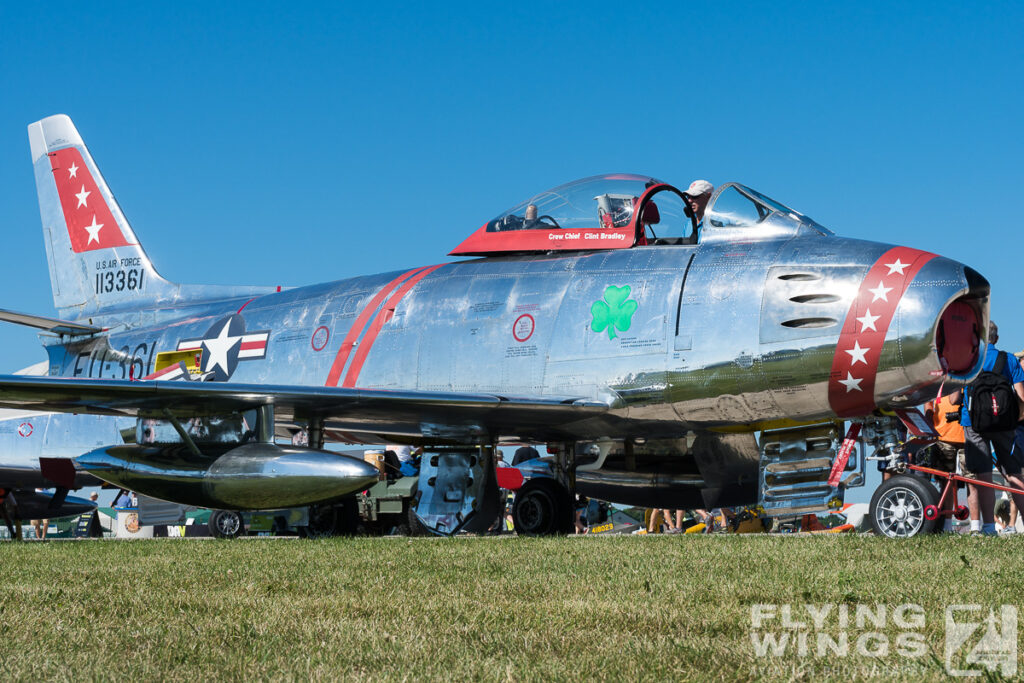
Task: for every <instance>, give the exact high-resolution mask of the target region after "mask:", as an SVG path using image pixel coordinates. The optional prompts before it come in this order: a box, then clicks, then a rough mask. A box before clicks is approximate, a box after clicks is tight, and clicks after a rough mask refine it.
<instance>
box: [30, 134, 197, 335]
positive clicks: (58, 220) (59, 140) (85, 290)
mask: <svg viewBox="0 0 1024 683" xmlns="http://www.w3.org/2000/svg"><path fill="white" fill-rule="evenodd" d="M28 137H29V144H30V146H31V150H32V165H33V167H34V168H35V176H36V188H37V190H38V192H39V213H40V215H41V216H42V220H43V239H44V240H45V242H46V256H47V261H48V263H49V266H50V282H51V284H52V285H53V302H54V305H55V306H56V307H57V309H58V310H59V311H60V314H61V316H62V317H66V318H70V319H75V320H80V319H82V318H84V317H87V316H91V315H97V314H101V313H104V312H109V311H112V310H117V309H138V308H142V307H144V306H147V305H151V304H153V303H155V302H158V301H161V300H167V299H169V298H173V297H174V295H175V292H176V290H177V289H178V288H177V287H176V285H174V284H173V283H170V282H167V281H166V280H164V279H163V278H162V277H160V274H159V273H157V272H156V270H155V269H154V268H153V264H152V263H151V262H150V260H149V257H147V256H146V252H145V251H144V250H143V249H142V245H140V244H139V240H138V239H137V238H136V237H135V233H134V232H133V231H132V228H131V226H130V225H128V221H127V220H126V219H125V217H124V214H123V213H121V208H120V207H119V206H118V205H117V201H116V200H115V199H114V196H113V194H111V192H110V188H108V187H107V183H106V182H105V181H104V180H103V176H102V175H101V174H100V171H99V168H98V167H97V166H96V162H95V161H93V158H92V155H91V154H89V150H88V149H87V148H86V146H85V143H84V142H82V138H81V136H80V135H79V134H78V130H77V129H75V124H74V123H72V122H71V119H70V118H68V117H67V116H64V115H63V114H58V115H56V116H50V117H48V118H45V119H43V120H42V121H37V122H35V123H33V124H31V125H29V127H28Z"/></svg>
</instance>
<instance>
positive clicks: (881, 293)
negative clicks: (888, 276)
mask: <svg viewBox="0 0 1024 683" xmlns="http://www.w3.org/2000/svg"><path fill="white" fill-rule="evenodd" d="M868 291H869V292H871V293H872V294H873V295H874V296H873V297H872V299H871V303H874V302H876V301H878V300H879V299H881V300H882V301H885V302H886V303H888V301H889V292H891V291H892V287H886V286H885V285H883V284H882V283H881V282H879V283H878V286H877V287H875V288H874V289H869V290H868Z"/></svg>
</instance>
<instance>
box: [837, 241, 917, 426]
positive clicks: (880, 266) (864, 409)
mask: <svg viewBox="0 0 1024 683" xmlns="http://www.w3.org/2000/svg"><path fill="white" fill-rule="evenodd" d="M933 258H935V254H932V253H929V252H927V251H921V250H919V249H912V248H910V247H893V248H892V249H890V250H889V251H887V252H885V253H884V254H882V256H881V258H879V259H878V260H877V261H875V264H874V265H873V266H871V269H870V270H868V273H867V275H865V276H864V280H863V281H861V283H860V290H859V291H858V292H857V296H856V297H855V298H854V300H853V303H851V304H850V310H849V311H848V312H847V313H846V320H845V321H844V322H843V327H842V330H841V331H840V333H839V342H838V343H837V344H836V350H835V355H834V356H833V357H832V372H831V374H830V375H829V380H828V403H829V407H830V408H831V409H832V412H834V413H835V414H836V415H838V416H839V417H856V416H859V415H867V414H868V413H870V412H871V411H872V410H874V409H875V375H876V374H877V372H878V364H879V361H880V360H881V358H882V347H883V346H884V345H885V335H886V333H887V332H888V331H889V324H890V323H891V322H892V319H893V317H894V316H895V315H896V308H897V307H898V306H899V304H900V300H901V299H902V298H903V294H904V293H905V292H906V291H907V287H909V286H910V283H911V282H912V281H913V280H914V277H915V276H916V275H917V273H918V271H920V270H921V268H923V267H924V265H925V264H926V263H928V262H929V261H931V260H932V259H933Z"/></svg>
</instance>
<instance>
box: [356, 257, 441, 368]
mask: <svg viewBox="0 0 1024 683" xmlns="http://www.w3.org/2000/svg"><path fill="white" fill-rule="evenodd" d="M443 265H444V264H443V263H440V264H438V265H436V266H430V267H429V268H424V269H423V270H421V271H419V272H418V273H416V275H414V276H412V277H411V278H409V279H408V280H406V282H405V284H403V285H402V286H401V287H399V289H398V291H397V292H395V293H394V294H392V295H391V298H390V299H388V300H387V302H386V303H385V304H384V306H383V307H382V308H381V309H380V311H379V312H378V313H377V317H376V318H374V320H373V325H372V326H371V327H370V329H369V330H368V331H367V332H366V336H365V337H363V342H362V343H361V344H360V345H359V348H358V349H357V350H356V354H355V356H353V357H352V365H351V366H349V369H348V372H347V373H345V381H344V382H343V383H342V385H341V386H343V387H354V386H355V385H356V381H357V380H358V379H359V373H360V372H361V371H362V369H363V363H365V362H366V356H367V355H368V354H369V353H370V349H371V348H373V342H374V341H376V339H377V335H378V334H380V330H381V328H382V327H384V323H386V322H387V321H388V320H390V319H391V316H392V315H394V313H395V307H396V306H398V304H399V302H400V301H401V300H402V299H403V298H404V297H405V295H406V294H408V293H409V290H410V289H412V288H413V287H415V286H416V283H418V282H419V281H420V280H422V279H423V278H425V277H426V276H428V275H430V274H431V273H433V272H434V271H435V270H437V269H438V268H440V267H441V266H443Z"/></svg>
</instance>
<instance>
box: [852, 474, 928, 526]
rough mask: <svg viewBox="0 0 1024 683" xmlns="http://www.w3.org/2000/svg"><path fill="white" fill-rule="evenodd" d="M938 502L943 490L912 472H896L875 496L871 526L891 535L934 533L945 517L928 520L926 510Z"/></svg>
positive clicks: (873, 498) (872, 499)
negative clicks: (940, 490) (940, 491)
mask: <svg viewBox="0 0 1024 683" xmlns="http://www.w3.org/2000/svg"><path fill="white" fill-rule="evenodd" d="M938 502H939V492H938V491H937V490H936V489H935V487H934V486H932V485H931V484H930V483H928V482H927V481H926V480H924V479H921V478H920V477H913V476H910V475H909V474H897V475H894V476H892V477H889V479H887V480H886V481H884V482H882V485H881V486H879V487H878V489H877V490H876V491H875V495H873V496H871V505H869V506H868V514H869V515H870V516H871V528H872V529H874V531H875V533H876V534H878V535H879V536H888V537H889V538H910V537H911V536H916V535H918V534H929V533H932V532H933V531H934V530H935V527H936V526H937V525H939V524H940V521H941V519H942V518H941V517H940V518H939V519H925V516H924V509H925V508H926V507H927V506H929V505H937V504H938Z"/></svg>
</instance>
